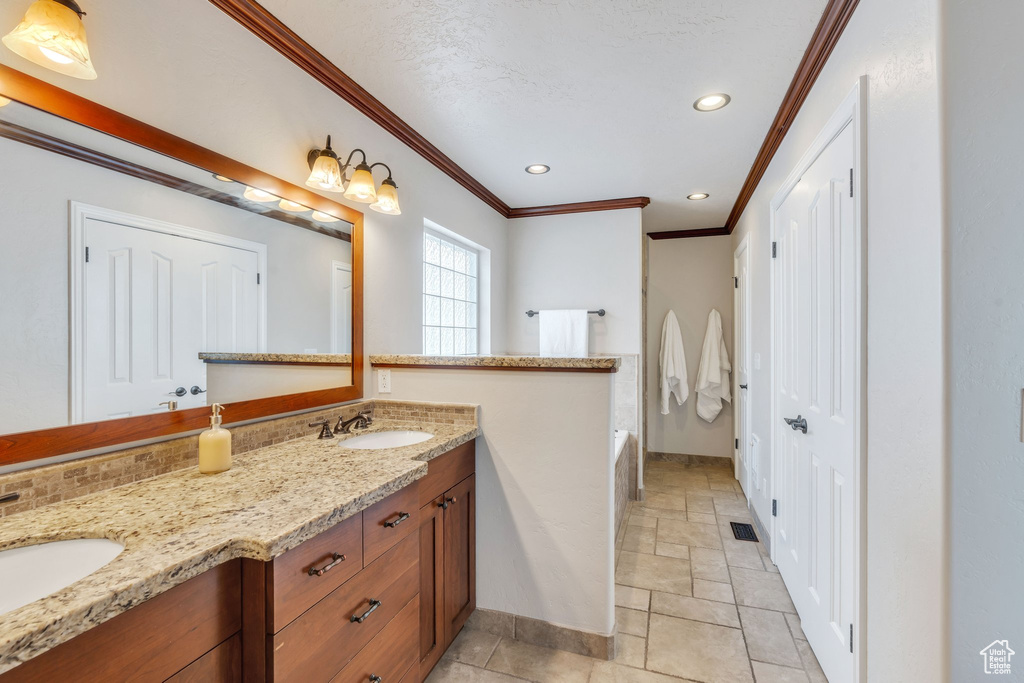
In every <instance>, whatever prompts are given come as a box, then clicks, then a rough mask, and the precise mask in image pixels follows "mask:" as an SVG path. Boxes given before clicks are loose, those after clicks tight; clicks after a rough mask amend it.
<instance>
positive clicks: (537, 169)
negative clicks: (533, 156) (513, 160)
mask: <svg viewBox="0 0 1024 683" xmlns="http://www.w3.org/2000/svg"><path fill="white" fill-rule="evenodd" d="M550 170H551V167H550V166H548V165H547V164H530V165H529V166H527V167H526V172H527V173H529V174H530V175H544V174H545V173H547V172H548V171H550Z"/></svg>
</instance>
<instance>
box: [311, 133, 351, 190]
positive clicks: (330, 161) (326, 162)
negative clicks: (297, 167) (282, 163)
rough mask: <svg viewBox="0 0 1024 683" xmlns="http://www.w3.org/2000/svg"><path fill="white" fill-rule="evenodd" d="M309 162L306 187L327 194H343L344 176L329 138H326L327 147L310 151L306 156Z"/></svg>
mask: <svg viewBox="0 0 1024 683" xmlns="http://www.w3.org/2000/svg"><path fill="white" fill-rule="evenodd" d="M306 160H307V161H308V162H309V168H310V173H309V178H308V179H307V180H306V185H308V186H309V187H313V188H316V189H318V190H326V191H327V192H344V191H345V175H344V173H342V170H341V164H339V163H338V155H337V154H335V153H334V150H333V149H331V136H330V135H328V136H327V146H326V147H324V148H323V149H311V150H310V151H309V154H307V155H306Z"/></svg>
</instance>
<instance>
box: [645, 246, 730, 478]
mask: <svg viewBox="0 0 1024 683" xmlns="http://www.w3.org/2000/svg"><path fill="white" fill-rule="evenodd" d="M732 252H733V245H732V240H730V239H729V238H728V237H725V236H719V237H689V238H686V239H678V240H648V244H647V263H648V266H647V358H648V361H647V406H648V412H647V450H648V451H654V452H657V453H685V454H689V455H715V456H718V457H722V458H732V454H733V450H734V449H733V439H734V435H733V408H732V404H731V403H723V405H722V412H721V413H719V415H718V417H717V418H715V421H714V422H710V423H709V422H705V421H704V420H702V419H701V418H699V417H697V394H696V393H695V392H694V386H695V384H696V382H697V369H698V368H699V367H700V354H701V349H702V348H703V345H704V333H705V332H706V331H707V326H708V313H710V312H711V309H712V308H716V309H718V312H719V313H720V314H721V315H722V332H723V334H724V335H725V346H726V348H727V349H728V351H729V359H730V361H732V362H733V363H735V359H734V358H733V323H732V321H733V311H732V309H733V292H734V287H733V281H732V270H733V268H732ZM670 309H671V310H673V311H675V314H676V318H678V319H679V331H680V332H681V333H682V336H683V352H684V353H685V354H686V373H687V377H688V379H689V386H690V397H689V398H688V399H687V400H686V403H684V404H683V405H682V406H678V405H676V402H675V399H674V398H673V399H672V400H671V403H670V408H669V410H670V412H669V414H668V415H662V414H661V389H660V383H659V380H658V373H659V370H658V358H659V356H660V354H661V327H662V325H663V324H664V322H665V316H666V315H667V314H668V312H669V310H670Z"/></svg>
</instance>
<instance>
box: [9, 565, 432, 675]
mask: <svg viewBox="0 0 1024 683" xmlns="http://www.w3.org/2000/svg"><path fill="white" fill-rule="evenodd" d="M414 550H415V552H416V555H417V557H418V556H419V547H418V546H417V547H416V548H415V549H414ZM240 567H241V563H240V562H239V561H238V560H234V561H232V562H228V563H227V564H222V565H220V566H219V567H214V568H213V569H211V570H209V571H208V572H205V573H203V574H200V575H199V576H197V577H195V578H192V579H189V580H188V581H186V582H185V583H183V584H181V585H179V586H175V587H174V588H172V589H171V590H169V591H167V592H166V593H161V594H160V595H158V596H156V597H155V598H153V599H151V600H147V601H146V602H144V603H142V604H141V605H138V606H137V607H133V608H132V609H130V610H128V611H127V612H125V613H123V614H119V615H118V616H116V617H114V618H113V619H111V620H110V621H107V622H105V623H103V624H100V625H99V626H97V627H95V628H93V629H91V630H89V631H86V632H85V633H83V634H82V635H80V636H78V637H76V638H72V639H71V640H69V641H68V642H66V643H63V644H62V645H58V646H57V647H55V648H53V649H52V650H49V651H48V652H44V653H43V654H41V655H39V656H38V657H36V658H35V659H30V660H29V661H27V662H25V663H24V664H22V665H21V666H18V667H16V668H14V669H11V670H10V671H8V672H7V673H5V674H3V675H2V676H0V681H3V683H15V682H16V681H75V683H85V682H91V681H97V682H99V681H102V682H103V683H109V681H163V680H165V679H167V678H169V677H171V676H173V675H175V674H176V673H178V672H179V671H181V670H182V669H184V668H185V667H187V666H188V665H189V664H191V663H192V662H194V661H195V660H197V659H199V658H200V657H202V656H203V655H204V654H206V653H207V652H209V651H210V650H211V649H213V648H215V647H217V645H219V644H220V643H222V642H224V641H225V640H227V639H228V638H229V637H231V636H232V635H233V634H234V633H236V632H238V630H239V629H240V628H241V622H242V609H241V569H240ZM416 585H417V587H418V586H419V576H418V575H417V577H416Z"/></svg>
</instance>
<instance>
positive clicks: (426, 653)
mask: <svg viewBox="0 0 1024 683" xmlns="http://www.w3.org/2000/svg"><path fill="white" fill-rule="evenodd" d="M443 504H444V498H443V497H439V498H437V499H435V500H432V501H430V502H429V503H427V504H426V505H424V506H423V507H422V508H420V529H419V532H420V649H419V652H420V665H419V671H420V680H422V679H424V678H426V677H427V675H428V674H429V673H430V671H431V670H432V669H433V668H434V666H435V665H436V664H437V662H438V660H439V659H441V655H442V654H444V650H445V647H446V642H445V628H444V626H445V620H444V508H443Z"/></svg>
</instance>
